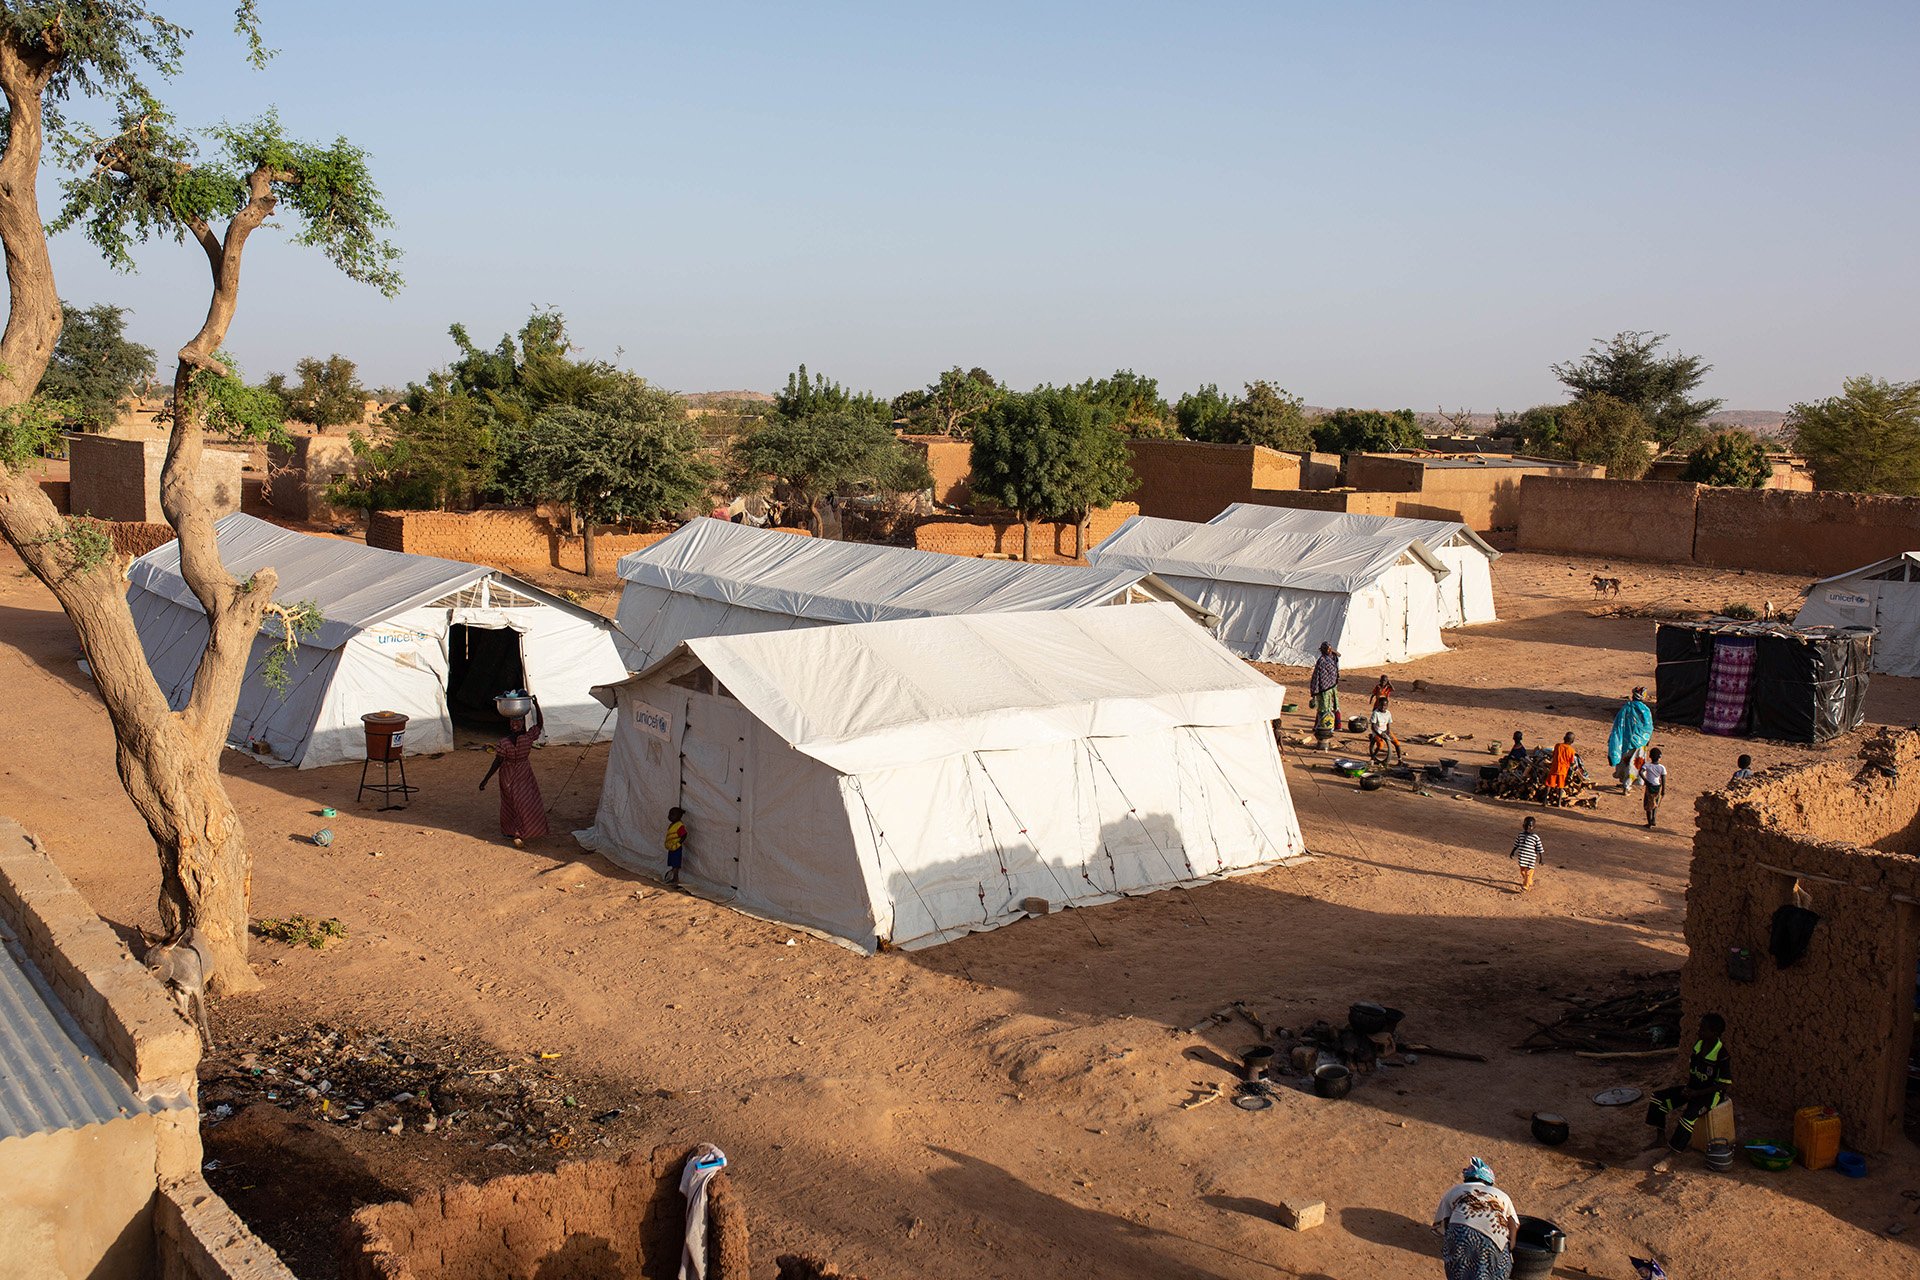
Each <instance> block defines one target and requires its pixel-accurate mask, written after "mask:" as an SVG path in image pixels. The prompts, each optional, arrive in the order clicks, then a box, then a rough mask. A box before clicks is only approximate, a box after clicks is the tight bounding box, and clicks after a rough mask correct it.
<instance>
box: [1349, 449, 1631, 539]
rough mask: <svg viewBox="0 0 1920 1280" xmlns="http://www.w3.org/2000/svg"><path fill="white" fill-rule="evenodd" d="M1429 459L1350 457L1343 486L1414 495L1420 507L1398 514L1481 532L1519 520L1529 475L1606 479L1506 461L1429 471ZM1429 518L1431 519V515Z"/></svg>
mask: <svg viewBox="0 0 1920 1280" xmlns="http://www.w3.org/2000/svg"><path fill="white" fill-rule="evenodd" d="M1428 462H1429V460H1427V459H1422V458H1417V457H1405V456H1401V455H1395V454H1377V453H1352V454H1348V455H1347V460H1346V483H1347V484H1348V485H1349V486H1350V487H1352V488H1354V489H1359V490H1364V491H1371V492H1379V493H1406V494H1418V495H1420V496H1419V502H1418V505H1419V506H1421V507H1424V508H1425V509H1426V511H1425V512H1422V511H1416V510H1413V509H1411V508H1409V509H1403V510H1401V511H1399V512H1397V513H1396V514H1398V515H1403V516H1414V517H1418V518H1421V519H1429V520H1459V521H1462V522H1463V523H1465V524H1466V525H1467V527H1468V528H1471V529H1475V530H1478V531H1480V532H1482V533H1484V532H1487V531H1488V530H1492V529H1512V528H1514V527H1516V526H1517V525H1519V524H1520V521H1521V485H1522V482H1523V481H1524V480H1525V478H1526V477H1528V476H1546V477H1554V478H1560V479H1572V478H1580V479H1593V478H1597V477H1599V476H1603V475H1605V474H1606V472H1605V469H1604V468H1601V467H1588V466H1584V465H1580V464H1573V463H1556V462H1551V461H1546V460H1539V461H1537V462H1536V461H1535V460H1532V459H1518V460H1517V462H1518V465H1515V460H1509V459H1507V458H1506V457H1505V456H1504V455H1502V456H1501V458H1500V460H1499V462H1498V463H1497V464H1495V463H1489V464H1488V465H1485V466H1476V465H1467V466H1444V467H1442V466H1430V465H1428ZM1429 513H1431V514H1429Z"/></svg>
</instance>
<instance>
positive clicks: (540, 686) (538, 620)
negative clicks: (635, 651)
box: [452, 608, 627, 742]
mask: <svg viewBox="0 0 1920 1280" xmlns="http://www.w3.org/2000/svg"><path fill="white" fill-rule="evenodd" d="M452 621H453V622H454V623H456V624H460V625H465V626H470V627H507V628H510V629H512V630H515V631H518V632H519V633H520V652H521V661H522V664H523V665H524V668H525V670H526V676H527V688H528V689H529V690H531V691H532V692H533V694H534V696H535V697H537V698H539V699H540V714H541V715H542V716H543V717H544V718H545V721H546V725H545V733H544V736H545V738H546V740H547V741H548V742H603V741H605V740H606V739H607V738H608V737H609V736H610V735H611V734H612V727H611V724H612V722H611V719H610V716H609V712H608V710H607V708H605V707H603V706H601V705H600V703H599V702H598V701H596V700H595V699H594V697H593V694H592V693H591V692H590V690H592V689H593V687H594V686H595V685H603V684H611V683H613V682H614V681H616V680H619V679H621V678H623V677H624V676H625V675H626V674H627V665H626V660H625V659H624V658H623V657H622V655H621V652H620V645H619V633H618V632H617V631H613V630H611V629H610V628H607V627H605V626H602V625H600V624H598V623H596V622H594V621H592V620H591V619H588V618H582V617H578V616H576V615H574V614H572V613H569V612H567V611H566V610H564V609H556V608H511V609H456V610H454V611H453V617H452Z"/></svg>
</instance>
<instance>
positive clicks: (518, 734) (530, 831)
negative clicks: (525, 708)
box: [480, 719, 547, 849]
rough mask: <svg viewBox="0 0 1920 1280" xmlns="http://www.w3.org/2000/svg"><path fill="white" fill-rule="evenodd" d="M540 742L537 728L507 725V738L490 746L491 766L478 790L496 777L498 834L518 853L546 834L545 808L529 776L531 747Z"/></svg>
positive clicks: (512, 722) (514, 723)
mask: <svg viewBox="0 0 1920 1280" xmlns="http://www.w3.org/2000/svg"><path fill="white" fill-rule="evenodd" d="M539 740H540V727H539V726H535V727H534V728H532V729H529V728H527V722H526V720H524V719H517V720H509V721H508V722H507V736H506V737H504V738H502V739H500V741H499V742H497V743H495V744H494V748H493V763H492V764H490V765H488V766H487V774H486V777H484V778H481V779H480V789H481V790H482V791H485V790H486V789H487V779H488V778H491V777H493V775H494V774H495V773H496V772H498V773H499V775H500V834H502V835H504V836H506V837H507V839H509V840H511V841H513V847H514V848H516V849H518V848H519V847H520V845H521V843H522V842H523V841H526V840H538V839H539V838H540V837H541V836H544V835H546V834H547V805H546V801H545V800H544V799H542V798H541V795H540V782H539V779H537V778H535V777H534V776H533V761H532V756H533V744H534V743H536V742H538V741H539Z"/></svg>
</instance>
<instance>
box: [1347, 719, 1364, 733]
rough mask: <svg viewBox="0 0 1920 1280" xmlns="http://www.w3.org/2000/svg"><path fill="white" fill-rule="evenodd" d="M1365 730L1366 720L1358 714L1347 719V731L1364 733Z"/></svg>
mask: <svg viewBox="0 0 1920 1280" xmlns="http://www.w3.org/2000/svg"><path fill="white" fill-rule="evenodd" d="M1366 730H1367V722H1366V721H1365V720H1363V719H1361V718H1360V717H1359V716H1353V717H1351V718H1350V719H1348V721H1347V732H1348V733H1365V732H1366Z"/></svg>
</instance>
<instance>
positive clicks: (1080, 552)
mask: <svg viewBox="0 0 1920 1280" xmlns="http://www.w3.org/2000/svg"><path fill="white" fill-rule="evenodd" d="M1091 523H1093V517H1092V515H1090V514H1089V513H1087V512H1085V511H1082V512H1081V513H1080V518H1079V519H1077V520H1075V521H1074V522H1073V558H1074V559H1075V560H1085V559H1086V558H1087V526H1088V525H1089V524H1091Z"/></svg>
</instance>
